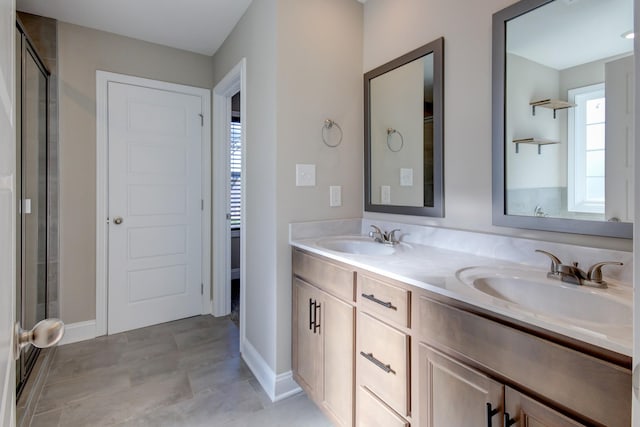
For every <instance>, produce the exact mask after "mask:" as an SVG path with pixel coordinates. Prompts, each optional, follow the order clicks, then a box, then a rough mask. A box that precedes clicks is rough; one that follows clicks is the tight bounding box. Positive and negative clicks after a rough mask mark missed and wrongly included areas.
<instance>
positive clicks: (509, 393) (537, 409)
mask: <svg viewBox="0 0 640 427" xmlns="http://www.w3.org/2000/svg"><path fill="white" fill-rule="evenodd" d="M505 409H506V412H507V413H508V416H509V419H510V420H511V422H513V424H510V425H512V426H516V427H525V426H526V427H576V426H584V425H586V424H581V423H579V422H577V421H574V420H572V419H570V418H567V417H565V416H564V415H562V414H560V413H558V412H556V411H555V410H553V409H551V408H549V407H548V406H546V405H543V404H542V403H540V402H538V401H536V400H533V399H532V398H530V397H528V396H526V395H524V394H522V393H520V392H518V391H515V390H514V389H512V388H509V387H506V391H505Z"/></svg>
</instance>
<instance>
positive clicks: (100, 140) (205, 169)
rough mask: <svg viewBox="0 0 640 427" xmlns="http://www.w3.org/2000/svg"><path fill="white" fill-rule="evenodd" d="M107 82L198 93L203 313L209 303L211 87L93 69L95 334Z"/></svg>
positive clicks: (102, 317) (104, 212)
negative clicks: (202, 202)
mask: <svg viewBox="0 0 640 427" xmlns="http://www.w3.org/2000/svg"><path fill="white" fill-rule="evenodd" d="M109 82H117V83H124V84H129V85H137V86H144V87H148V88H154V89H160V90H169V91H174V92H178V93H185V94H190V95H195V96H199V97H200V98H201V99H202V115H203V116H204V122H203V123H204V125H203V127H202V144H203V145H202V190H201V191H202V196H201V197H202V199H203V200H204V209H203V212H202V263H201V264H202V276H201V277H202V283H203V284H204V291H203V295H202V313H203V314H209V313H210V307H211V284H210V283H211V273H210V272H211V253H210V251H211V249H210V248H211V229H210V226H209V224H210V223H211V184H210V182H211V155H210V154H211V91H210V90H209V89H203V88H199V87H194V86H186V85H180V84H175V83H167V82H162V81H158V80H151V79H145V78H141V77H133V76H128V75H125V74H117V73H110V72H107V71H100V70H97V71H96V320H95V336H101V335H106V333H107V303H108V298H107V291H108V289H107V286H108V277H107V276H108V268H107V267H108V266H107V262H108V259H107V256H108V226H107V222H106V218H107V217H108V216H109V215H108V206H107V197H108V192H107V183H108V176H107V175H108V171H109V169H108V164H107V160H108V157H109V156H108V147H107V143H108V137H109V136H108V120H107V119H108V117H107V105H108V104H107V102H108V93H107V86H108V83H109Z"/></svg>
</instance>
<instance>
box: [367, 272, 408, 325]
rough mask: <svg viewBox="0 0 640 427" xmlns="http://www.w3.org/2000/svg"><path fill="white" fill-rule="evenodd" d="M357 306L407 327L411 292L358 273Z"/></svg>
mask: <svg viewBox="0 0 640 427" xmlns="http://www.w3.org/2000/svg"><path fill="white" fill-rule="evenodd" d="M358 282H359V291H358V306H359V307H360V309H361V310H364V311H367V312H369V313H372V314H375V315H376V316H377V317H379V318H381V319H384V320H389V321H391V322H394V323H396V324H398V325H400V326H403V327H409V326H410V325H409V319H410V304H411V292H410V291H408V290H406V289H402V288H399V287H397V286H393V285H391V284H389V283H385V282H382V281H380V280H377V279H374V278H372V277H369V276H366V275H362V274H360V275H358Z"/></svg>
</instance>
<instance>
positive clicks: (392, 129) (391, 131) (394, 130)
mask: <svg viewBox="0 0 640 427" xmlns="http://www.w3.org/2000/svg"><path fill="white" fill-rule="evenodd" d="M393 134H397V135H398V136H399V137H400V147H398V149H397V150H394V149H393V148H391V136H392V135H393ZM387 147H389V150H391V151H393V152H394V153H397V152H398V151H400V150H402V147H404V137H403V136H402V134H401V133H400V132H399V131H397V130H396V129H394V128H388V129H387Z"/></svg>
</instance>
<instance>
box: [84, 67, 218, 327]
mask: <svg viewBox="0 0 640 427" xmlns="http://www.w3.org/2000/svg"><path fill="white" fill-rule="evenodd" d="M96 80H97V88H98V94H97V102H98V118H97V119H98V167H97V169H98V176H97V180H98V193H99V194H98V197H97V199H98V209H97V211H98V218H99V221H98V227H97V228H98V236H97V239H98V259H97V272H98V277H97V298H96V300H97V301H96V304H97V306H96V335H104V334H114V333H118V332H122V331H126V330H130V329H137V328H140V327H144V326H149V325H154V324H158V323H163V322H168V321H171V320H176V319H181V318H185V317H190V316H194V315H197V314H207V313H210V312H211V306H210V302H209V299H210V298H209V296H210V292H209V286H208V283H209V261H208V258H209V250H208V247H209V242H210V238H209V230H210V226H209V224H208V223H209V209H208V208H207V206H208V204H209V203H208V201H209V199H210V197H209V190H210V185H209V184H208V181H209V175H210V172H209V170H210V161H209V154H208V153H210V148H209V144H210V125H209V123H210V121H209V111H210V110H209V102H210V101H209V100H210V92H209V91H208V90H206V89H200V88H194V87H190V86H183V85H176V84H171V83H165V82H159V81H154V80H148V79H141V78H137V77H131V76H125V75H120V74H114V73H107V72H102V71H98V72H97V76H96Z"/></svg>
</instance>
